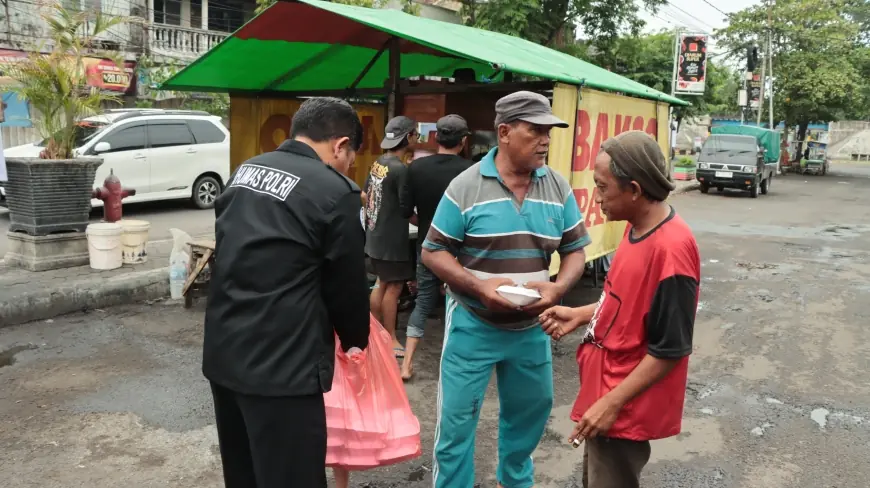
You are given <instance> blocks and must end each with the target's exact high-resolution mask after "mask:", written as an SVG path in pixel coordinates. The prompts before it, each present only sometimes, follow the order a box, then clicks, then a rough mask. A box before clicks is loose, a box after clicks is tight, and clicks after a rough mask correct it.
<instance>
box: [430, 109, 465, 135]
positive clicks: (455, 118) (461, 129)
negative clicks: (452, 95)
mask: <svg viewBox="0 0 870 488" xmlns="http://www.w3.org/2000/svg"><path fill="white" fill-rule="evenodd" d="M435 130H437V131H438V136H439V137H454V136H459V137H464V136H467V135H468V134H470V131H469V130H468V122H466V121H465V119H463V118H462V117H460V116H459V115H456V114H450V115H445V116H444V117H441V118H440V119H438V122H437V123H436V124H435Z"/></svg>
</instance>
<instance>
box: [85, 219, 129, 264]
mask: <svg viewBox="0 0 870 488" xmlns="http://www.w3.org/2000/svg"><path fill="white" fill-rule="evenodd" d="M85 233H86V234H87V236H88V254H89V255H90V258H91V268H93V269H117V268H120V267H121V226H120V225H118V224H110V223H101V224H91V225H89V226H88V228H87V230H86V231H85Z"/></svg>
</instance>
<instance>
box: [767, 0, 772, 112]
mask: <svg viewBox="0 0 870 488" xmlns="http://www.w3.org/2000/svg"><path fill="white" fill-rule="evenodd" d="M771 3H773V0H767V59H768V60H769V61H768V62H769V63H770V75H768V76H770V94H769V95H768V98H769V99H770V128H771V129H773V26H772V25H771V24H772V20H771V11H770V10H771Z"/></svg>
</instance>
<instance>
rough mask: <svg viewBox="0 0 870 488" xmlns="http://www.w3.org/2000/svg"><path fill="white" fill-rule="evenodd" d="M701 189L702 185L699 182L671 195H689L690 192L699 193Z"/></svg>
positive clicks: (679, 189) (692, 183) (694, 182)
mask: <svg viewBox="0 0 870 488" xmlns="http://www.w3.org/2000/svg"><path fill="white" fill-rule="evenodd" d="M700 189H701V183H699V182H698V181H693V182H691V183H689V184H688V185H686V186H683V187H680V188H677V189H676V190H674V191H673V193H671V195H682V194H683V193H689V192H690V191H697V190H700Z"/></svg>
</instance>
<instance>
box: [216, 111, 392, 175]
mask: <svg viewBox="0 0 870 488" xmlns="http://www.w3.org/2000/svg"><path fill="white" fill-rule="evenodd" d="M301 103H302V101H301V100H294V99H272V98H252V97H240V96H232V97H230V167H231V170H232V171H235V169H236V168H237V167H238V166H239V165H240V164H242V163H243V162H245V161H246V160H248V159H250V158H252V157H254V156H257V155H259V154H262V153H265V152H269V151H274V150H275V149H277V148H278V146H279V145H280V144H281V143H282V142H284V140H286V139H287V137H288V136H289V135H290V125H291V122H292V120H293V114H295V113H296V110H298V109H299V105H301ZM354 108H356V111H357V114H359V117H360V120H361V121H362V124H363V145H362V148H361V149H360V151H359V152H358V153H357V156H356V162H355V163H354V165H353V167H351V169H350V175H349V176H350V177H351V179H353V180H354V181H356V182H357V184H358V185H359V186H360V188H362V186H363V185H364V184H365V181H366V176H367V175H368V172H369V168H370V167H371V164H372V162H374V161H375V160H376V159H377V158H378V157H379V156H380V155H381V154H382V153H383V151H382V150H381V139H383V137H384V126H385V125H386V122H385V120H384V115H385V108H384V106H383V105H374V104H354Z"/></svg>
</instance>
